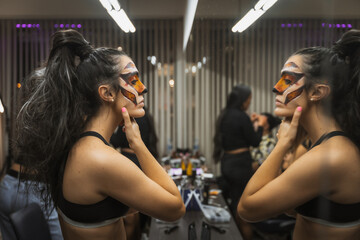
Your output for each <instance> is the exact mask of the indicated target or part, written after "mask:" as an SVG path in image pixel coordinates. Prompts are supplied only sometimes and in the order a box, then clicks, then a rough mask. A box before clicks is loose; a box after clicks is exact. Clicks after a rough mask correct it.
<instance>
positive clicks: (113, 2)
mask: <svg viewBox="0 0 360 240" xmlns="http://www.w3.org/2000/svg"><path fill="white" fill-rule="evenodd" d="M108 1H109V2H110V3H111V5H112V6H113V8H114V9H115V10H116V11H120V4H119V2H118V0H108Z"/></svg>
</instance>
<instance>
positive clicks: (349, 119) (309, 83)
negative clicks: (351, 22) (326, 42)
mask: <svg viewBox="0 0 360 240" xmlns="http://www.w3.org/2000/svg"><path fill="white" fill-rule="evenodd" d="M293 55H301V56H302V57H303V59H304V65H305V69H304V71H305V76H306V78H305V89H306V90H310V89H311V88H312V87H313V86H314V84H316V83H326V84H329V86H330V88H331V93H330V96H329V97H328V98H326V99H324V100H323V101H322V102H321V104H323V105H324V107H325V109H326V110H327V112H328V114H331V116H333V117H334V118H335V120H336V121H337V123H338V124H339V125H340V127H341V128H342V130H343V131H344V132H345V133H346V134H347V135H348V136H349V137H350V138H351V140H352V141H353V142H354V143H355V144H356V145H357V146H358V147H360V124H359V122H360V31H359V30H350V31H348V32H346V33H344V34H343V35H342V37H341V38H340V40H338V41H337V42H336V43H335V44H334V45H333V46H332V47H331V48H324V47H311V48H304V49H300V50H298V51H297V52H295V53H294V54H293Z"/></svg>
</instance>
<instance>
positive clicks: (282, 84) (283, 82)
mask: <svg viewBox="0 0 360 240" xmlns="http://www.w3.org/2000/svg"><path fill="white" fill-rule="evenodd" d="M303 76H304V74H303V73H295V72H286V71H285V72H283V73H282V75H281V78H280V80H279V81H278V82H277V83H276V85H275V86H274V89H273V92H275V93H279V94H283V93H284V92H285V90H286V89H288V88H289V87H290V86H291V85H293V84H294V83H296V82H297V81H299V80H300V79H301V78H302V77H303Z"/></svg>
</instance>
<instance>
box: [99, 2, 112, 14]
mask: <svg viewBox="0 0 360 240" xmlns="http://www.w3.org/2000/svg"><path fill="white" fill-rule="evenodd" d="M99 2H100V3H101V5H102V6H103V7H104V8H105V9H106V10H108V11H110V10H111V9H112V6H111V4H110V3H109V1H108V0H99Z"/></svg>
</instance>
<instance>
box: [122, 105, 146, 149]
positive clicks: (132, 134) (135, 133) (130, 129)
mask: <svg viewBox="0 0 360 240" xmlns="http://www.w3.org/2000/svg"><path fill="white" fill-rule="evenodd" d="M121 113H122V116H123V119H124V126H123V127H122V130H123V132H125V134H126V139H127V140H128V142H129V146H130V148H133V146H134V145H135V144H136V143H139V142H142V139H141V134H140V130H139V125H138V124H137V123H136V121H135V119H134V118H132V117H130V116H129V113H128V111H127V109H126V108H125V107H123V108H122V109H121Z"/></svg>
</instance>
